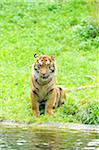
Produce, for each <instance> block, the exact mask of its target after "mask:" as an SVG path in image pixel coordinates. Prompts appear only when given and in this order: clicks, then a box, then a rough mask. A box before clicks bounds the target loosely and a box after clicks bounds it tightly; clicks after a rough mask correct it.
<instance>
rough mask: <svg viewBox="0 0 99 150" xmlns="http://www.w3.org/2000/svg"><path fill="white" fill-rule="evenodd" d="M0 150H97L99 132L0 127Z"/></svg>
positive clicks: (98, 148)
mask: <svg viewBox="0 0 99 150" xmlns="http://www.w3.org/2000/svg"><path fill="white" fill-rule="evenodd" d="M0 150H99V132H97V131H94V130H93V131H90V130H88V131H87V130H75V129H70V128H64V129H57V128H44V127H43V128H42V127H13V128H12V127H7V126H3V125H0Z"/></svg>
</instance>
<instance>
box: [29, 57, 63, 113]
mask: <svg viewBox="0 0 99 150" xmlns="http://www.w3.org/2000/svg"><path fill="white" fill-rule="evenodd" d="M34 57H35V62H34V64H33V66H32V75H31V80H30V98H31V105H32V112H33V115H34V116H39V115H40V111H39V106H40V105H42V104H44V105H45V114H48V115H52V114H53V111H52V109H53V108H54V107H55V108H56V107H59V106H60V105H61V104H62V103H64V97H65V94H64V90H63V89H62V88H59V87H57V86H56V84H55V77H54V73H55V62H54V57H50V56H46V55H42V56H40V57H38V56H37V55H35V56H34Z"/></svg>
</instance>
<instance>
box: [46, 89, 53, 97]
mask: <svg viewBox="0 0 99 150" xmlns="http://www.w3.org/2000/svg"><path fill="white" fill-rule="evenodd" d="M53 90H54V89H51V90H50V91H48V92H47V94H46V95H45V96H44V97H47V96H48V94H49V93H50V92H52V91H53Z"/></svg>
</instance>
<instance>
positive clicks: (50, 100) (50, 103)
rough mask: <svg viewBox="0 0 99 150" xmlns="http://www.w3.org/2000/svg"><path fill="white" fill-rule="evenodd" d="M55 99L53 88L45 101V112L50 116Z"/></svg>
mask: <svg viewBox="0 0 99 150" xmlns="http://www.w3.org/2000/svg"><path fill="white" fill-rule="evenodd" d="M55 101H56V91H55V89H54V90H53V91H52V92H51V93H50V95H49V98H48V101H47V102H46V105H45V114H47V115H49V116H51V115H53V111H52V110H53V106H54V104H55Z"/></svg>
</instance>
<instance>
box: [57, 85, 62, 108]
mask: <svg viewBox="0 0 99 150" xmlns="http://www.w3.org/2000/svg"><path fill="white" fill-rule="evenodd" d="M61 91H62V88H60V87H59V93H60V96H59V101H58V107H59V106H60V105H61V97H62V94H61Z"/></svg>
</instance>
